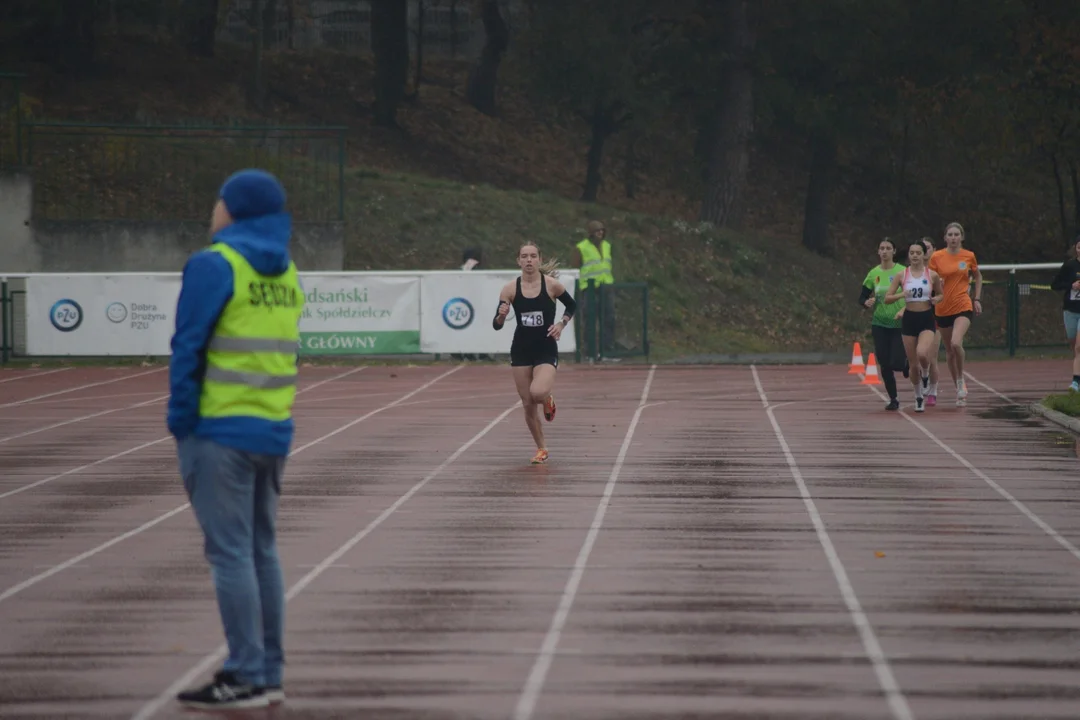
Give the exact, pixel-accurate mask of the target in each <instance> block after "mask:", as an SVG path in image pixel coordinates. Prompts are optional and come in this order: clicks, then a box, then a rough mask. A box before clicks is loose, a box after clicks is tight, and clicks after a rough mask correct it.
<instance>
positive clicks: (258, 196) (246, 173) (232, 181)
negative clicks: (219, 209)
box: [221, 170, 285, 220]
mask: <svg viewBox="0 0 1080 720" xmlns="http://www.w3.org/2000/svg"><path fill="white" fill-rule="evenodd" d="M221 199H222V200H223V201H224V202H225V209H226V210H228V211H229V215H231V216H232V218H233V220H245V219H247V218H254V217H261V216H263V215H273V214H274V213H279V212H281V211H282V210H284V209H285V188H283V187H282V186H281V183H280V182H278V179H277V178H276V177H274V176H273V175H271V174H270V173H268V172H266V171H265V170H241V171H240V172H238V173H235V174H233V175H232V176H231V177H229V179H228V180H226V181H225V184H224V185H222V186H221Z"/></svg>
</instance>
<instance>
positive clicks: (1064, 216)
mask: <svg viewBox="0 0 1080 720" xmlns="http://www.w3.org/2000/svg"><path fill="white" fill-rule="evenodd" d="M1050 164H1051V165H1052V166H1053V168H1054V184H1055V185H1057V196H1058V216H1059V217H1060V219H1061V238H1062V239H1063V240H1064V241H1065V247H1070V246H1071V245H1072V243H1071V240H1072V238H1070V237H1069V214H1068V212H1067V211H1066V209H1065V183H1064V182H1062V180H1061V167H1060V166H1058V159H1057V153H1056V152H1052V153H1050Z"/></svg>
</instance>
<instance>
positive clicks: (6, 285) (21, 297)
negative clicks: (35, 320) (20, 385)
mask: <svg viewBox="0 0 1080 720" xmlns="http://www.w3.org/2000/svg"><path fill="white" fill-rule="evenodd" d="M23 355H26V285H25V280H21V279H16V280H8V279H0V362H5V363H6V362H7V361H8V360H10V359H11V358H12V357H21V356H23Z"/></svg>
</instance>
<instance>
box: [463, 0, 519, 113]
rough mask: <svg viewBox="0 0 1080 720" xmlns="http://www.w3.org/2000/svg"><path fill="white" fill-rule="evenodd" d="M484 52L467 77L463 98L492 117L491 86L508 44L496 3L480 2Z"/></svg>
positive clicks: (493, 111)
mask: <svg viewBox="0 0 1080 720" xmlns="http://www.w3.org/2000/svg"><path fill="white" fill-rule="evenodd" d="M483 18H484V36H485V38H486V39H485V40H484V49H483V50H482V51H481V52H480V60H479V61H478V62H477V63H476V65H475V66H474V67H473V69H472V72H470V73H469V81H468V85H467V87H466V91H465V95H466V97H467V98H468V100H469V104H470V105H472V106H473V107H474V108H476V109H477V110H479V111H480V112H482V113H484V114H485V115H492V116H493V115H495V85H496V80H497V77H498V73H499V63H500V62H501V61H502V56H503V53H505V52H506V48H507V46H508V45H509V44H510V31H509V30H508V29H507V27H506V22H505V21H504V20H503V18H502V15H501V14H500V13H499V1H498V0H484V9H483Z"/></svg>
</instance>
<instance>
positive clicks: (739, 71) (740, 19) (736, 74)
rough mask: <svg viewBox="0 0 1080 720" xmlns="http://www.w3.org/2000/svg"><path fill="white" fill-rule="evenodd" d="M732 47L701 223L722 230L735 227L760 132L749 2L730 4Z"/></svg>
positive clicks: (728, 27)
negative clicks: (756, 120)
mask: <svg viewBox="0 0 1080 720" xmlns="http://www.w3.org/2000/svg"><path fill="white" fill-rule="evenodd" d="M724 9H725V15H726V19H725V25H726V35H727V37H726V39H725V44H726V45H727V47H728V57H729V60H728V61H727V63H725V64H726V67H725V69H724V71H723V79H722V83H723V84H722V86H721V100H720V107H719V108H718V110H717V112H716V113H715V114H714V115H713V118H714V120H713V122H714V125H713V128H712V132H711V135H712V137H711V140H712V148H711V151H710V153H709V165H708V170H707V174H706V183H705V185H706V186H705V198H704V201H703V202H702V204H701V219H702V220H705V221H706V222H710V223H713V224H714V225H718V226H726V225H730V224H733V221H734V220H735V218H736V217H737V216H738V201H739V196H740V193H741V191H742V187H743V185H744V184H745V182H746V172H747V169H748V168H749V166H750V137H751V135H752V134H753V132H754V72H753V67H752V65H751V63H752V60H753V58H752V55H753V51H754V35H753V32H752V31H751V30H750V21H749V18H748V0H726V4H725V8H724Z"/></svg>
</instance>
